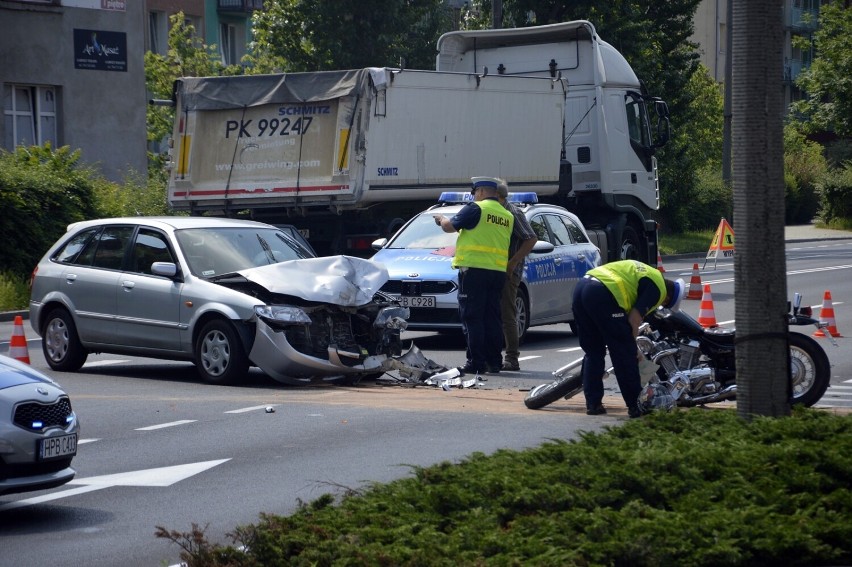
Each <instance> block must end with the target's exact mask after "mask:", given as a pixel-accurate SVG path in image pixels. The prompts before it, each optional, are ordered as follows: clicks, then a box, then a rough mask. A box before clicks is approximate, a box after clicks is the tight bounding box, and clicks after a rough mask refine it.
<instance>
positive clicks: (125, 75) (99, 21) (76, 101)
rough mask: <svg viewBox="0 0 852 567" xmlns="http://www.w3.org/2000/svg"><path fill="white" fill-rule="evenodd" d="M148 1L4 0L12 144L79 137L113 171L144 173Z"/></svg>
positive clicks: (2, 45)
mask: <svg viewBox="0 0 852 567" xmlns="http://www.w3.org/2000/svg"><path fill="white" fill-rule="evenodd" d="M143 17H144V6H143V4H142V3H140V2H135V1H131V0H0V29H2V30H3V32H2V33H0V61H2V62H3V64H2V65H0V85H2V89H3V121H2V122H0V140H2V141H3V148H4V149H6V150H13V149H14V148H15V147H16V146H18V145H41V144H44V143H46V142H50V143H51V144H52V145H53V146H54V147H60V146H66V145H67V146H70V147H71V148H72V149H79V150H80V151H81V156H82V160H83V161H84V162H86V163H89V164H93V165H97V166H98V167H99V168H100V169H101V171H102V172H103V174H104V176H105V177H107V178H108V179H112V180H115V181H122V180H123V179H125V177H126V176H127V175H128V174H129V173H131V172H139V173H142V174H143V175H144V173H145V171H146V166H147V156H146V153H145V104H146V100H145V72H144V69H143V51H144V36H143V26H142V22H143Z"/></svg>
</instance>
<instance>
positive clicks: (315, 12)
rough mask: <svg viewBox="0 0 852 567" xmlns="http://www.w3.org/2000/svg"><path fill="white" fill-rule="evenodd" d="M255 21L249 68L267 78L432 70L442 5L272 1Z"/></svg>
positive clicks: (444, 23) (444, 15)
mask: <svg viewBox="0 0 852 567" xmlns="http://www.w3.org/2000/svg"><path fill="white" fill-rule="evenodd" d="M265 8H266V9H265V10H264V11H262V12H256V13H255V15H254V19H253V21H252V23H253V26H254V34H255V36H254V37H255V39H254V41H253V42H252V44H251V46H250V47H251V55H249V57H247V59H246V60H247V62H248V63H249V64H250V65H251V66H252V67H254V68H255V69H256V70H260V71H263V72H271V71H277V72H299V71H328V70H333V69H358V68H362V67H375V66H387V67H396V66H398V65H399V64H400V61H401V60H403V61H404V62H405V63H404V64H405V66H406V67H412V68H418V69H430V68H434V64H435V63H434V59H435V42H436V41H437V39H438V36H439V35H440V33H441V32H443V31H448V26H449V21H450V20H449V17H450V14H449V11H448V10H446V9H445V7H444V3H443V1H442V0H405V1H399V0H271V1H268V2H266V5H265Z"/></svg>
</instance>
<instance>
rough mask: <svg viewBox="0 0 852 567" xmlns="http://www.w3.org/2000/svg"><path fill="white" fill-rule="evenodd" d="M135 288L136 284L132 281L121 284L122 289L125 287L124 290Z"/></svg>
mask: <svg viewBox="0 0 852 567" xmlns="http://www.w3.org/2000/svg"><path fill="white" fill-rule="evenodd" d="M135 286H136V282H132V281H130V280H124V281H123V282H121V287H123V288H124V289H127V290H131V289H133V288H134V287H135Z"/></svg>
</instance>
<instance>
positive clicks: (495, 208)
mask: <svg viewBox="0 0 852 567" xmlns="http://www.w3.org/2000/svg"><path fill="white" fill-rule="evenodd" d="M474 205H477V206H478V207H479V208H480V209H482V211H481V212H482V216H481V217H480V218H479V222H478V223H477V225H476V226H475V227H473V228H471V229H462V230H460V231H459V238H458V240H457V241H456V254H455V256H454V257H453V268H483V269H485V270H497V271H499V272H505V271H506V266H507V265H508V263H509V238H510V237H511V236H512V225H514V224H515V217H514V216H513V215H512V213H510V212H509V211H507V210H506V208H505V207H503V205H501V204H500V202H499V201H496V200H494V199H485V200H484V201H475V202H474Z"/></svg>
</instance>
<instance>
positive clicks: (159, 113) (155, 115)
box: [145, 12, 242, 163]
mask: <svg viewBox="0 0 852 567" xmlns="http://www.w3.org/2000/svg"><path fill="white" fill-rule="evenodd" d="M169 21H170V23H171V27H170V29H169V41H168V46H169V48H168V51H167V52H166V55H160V54H158V53H153V52H151V51H148V52H146V53H145V87H146V88H147V89H148V92H149V93H150V95H151V96H152V98H155V99H163V100H170V99H171V98H172V88H173V85H174V82H175V79H178V78H179V77H210V76H216V75H238V74H240V73H241V72H242V67H240V66H239V65H231V66H227V67H226V66H225V65H224V64H223V63H222V60H221V58H220V57H219V55H218V53H217V52H216V46H215V45H206V44H205V43H204V41H203V40H202V39H201V38H200V37H198V36H197V35H196V31H195V26H193V25H192V24H188V23H187V22H186V18H184V15H183V12H178V13H177V14H174V15H173V16H171V17H170V18H169ZM147 122H148V141H149V142H160V141H162V140H163V139H164V138H167V137H168V136H170V135H171V133H172V127H173V125H174V110H173V109H172V108H171V107H168V106H155V105H148V115H147ZM149 157H151V158H154V156H149ZM153 161H154V162H155V163H156V162H157V160H156V159H154V160H153Z"/></svg>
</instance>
